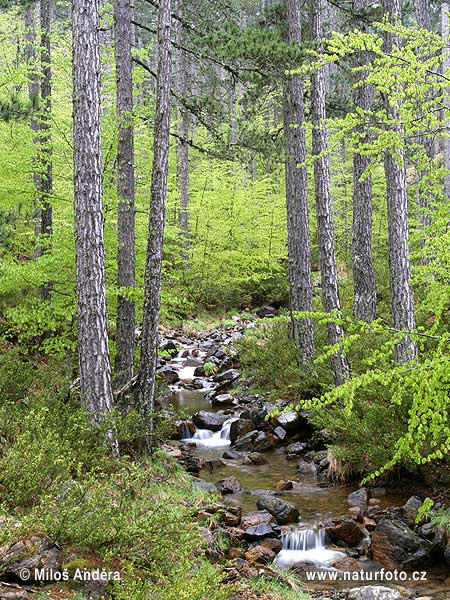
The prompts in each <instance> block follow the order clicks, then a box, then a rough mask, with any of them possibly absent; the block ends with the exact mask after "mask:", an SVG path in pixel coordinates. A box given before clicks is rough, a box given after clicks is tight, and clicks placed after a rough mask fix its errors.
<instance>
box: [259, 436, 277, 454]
mask: <svg viewBox="0 0 450 600" xmlns="http://www.w3.org/2000/svg"><path fill="white" fill-rule="evenodd" d="M277 443H278V439H277V438H276V437H275V436H274V435H272V434H271V433H266V432H265V431H261V433H259V434H258V435H257V437H256V438H255V440H254V442H253V450H254V451H255V452H267V451H268V450H272V449H273V448H275V446H276V445H277Z"/></svg>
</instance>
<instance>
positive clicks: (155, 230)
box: [139, 0, 172, 451]
mask: <svg viewBox="0 0 450 600" xmlns="http://www.w3.org/2000/svg"><path fill="white" fill-rule="evenodd" d="M170 35H171V0H160V3H159V15H158V57H159V62H158V77H157V82H156V115H155V131H154V142H153V144H154V148H153V169H152V185H151V204H150V221H149V233H148V245H147V259H146V268H145V281H144V312H143V322H142V346H141V357H140V364H139V403H140V407H141V411H142V414H143V416H144V419H145V420H146V422H147V426H148V429H147V440H146V441H147V449H148V450H149V451H151V450H152V445H153V410H154V407H155V386H156V381H155V379H156V367H157V360H158V324H159V310H160V304H161V279H162V253H163V240H164V222H165V207H166V197H167V177H168V169H169V136H170V80H171V50H172V49H171V39H170Z"/></svg>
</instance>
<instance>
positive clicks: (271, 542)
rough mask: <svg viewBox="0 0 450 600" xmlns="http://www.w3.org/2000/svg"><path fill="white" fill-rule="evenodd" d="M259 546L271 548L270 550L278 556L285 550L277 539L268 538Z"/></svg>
mask: <svg viewBox="0 0 450 600" xmlns="http://www.w3.org/2000/svg"><path fill="white" fill-rule="evenodd" d="M259 545H260V546H262V547H263V548H269V550H272V552H275V554H278V552H280V551H281V549H282V548H283V544H282V543H281V541H280V540H277V538H266V539H264V540H262V541H261V542H260V544H259Z"/></svg>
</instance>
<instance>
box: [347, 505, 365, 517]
mask: <svg viewBox="0 0 450 600" xmlns="http://www.w3.org/2000/svg"><path fill="white" fill-rule="evenodd" d="M348 512H349V513H350V516H351V517H352V519H355V521H361V520H362V516H363V511H362V510H361V508H360V507H359V506H351V507H350V508H349V509H348Z"/></svg>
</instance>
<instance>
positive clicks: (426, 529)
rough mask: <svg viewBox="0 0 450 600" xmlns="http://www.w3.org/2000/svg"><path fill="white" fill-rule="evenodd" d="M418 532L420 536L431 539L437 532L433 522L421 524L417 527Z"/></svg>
mask: <svg viewBox="0 0 450 600" xmlns="http://www.w3.org/2000/svg"><path fill="white" fill-rule="evenodd" d="M417 533H418V534H419V535H420V537H423V538H425V539H427V540H431V539H432V538H433V537H434V533H435V531H434V525H433V523H424V525H421V526H420V527H418V528H417Z"/></svg>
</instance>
